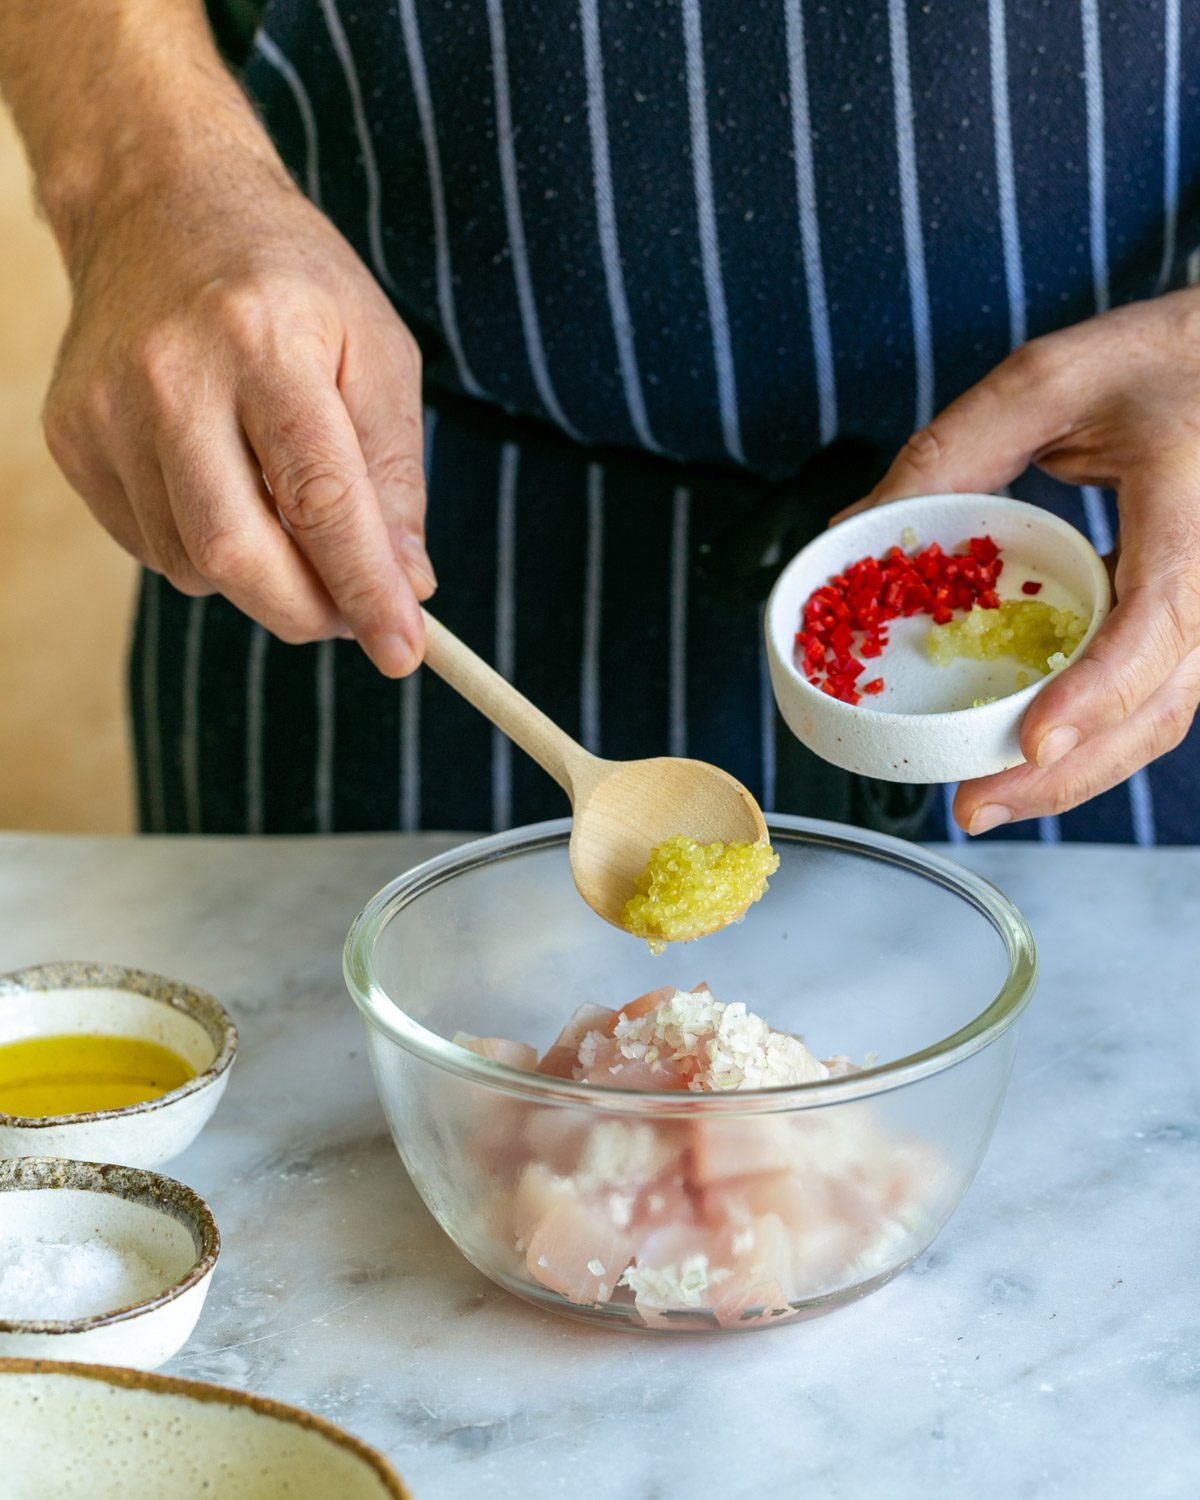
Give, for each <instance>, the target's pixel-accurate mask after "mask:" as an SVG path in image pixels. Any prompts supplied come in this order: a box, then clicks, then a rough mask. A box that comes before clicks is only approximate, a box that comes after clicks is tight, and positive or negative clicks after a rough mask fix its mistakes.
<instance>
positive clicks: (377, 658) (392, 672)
mask: <svg viewBox="0 0 1200 1500" xmlns="http://www.w3.org/2000/svg"><path fill="white" fill-rule="evenodd" d="M371 656H372V659H373V660H374V662H375V665H376V666H377V667H378V668H379V670H380V671H381V672H382V673H384V675H385V676H387V677H407V676H408V674H409V673H410V672H411V671H412V669H413V668H414V667H415V666H416V664H417V653H416V652H415V651H414V650H413V648H412V647H411V646H410V645H409V643H408V640H407V639H406V638H405V637H404V636H402V635H383V636H380V637H379V639H378V640H377V641H376V642H375V646H374V649H373V650H372V652H371Z"/></svg>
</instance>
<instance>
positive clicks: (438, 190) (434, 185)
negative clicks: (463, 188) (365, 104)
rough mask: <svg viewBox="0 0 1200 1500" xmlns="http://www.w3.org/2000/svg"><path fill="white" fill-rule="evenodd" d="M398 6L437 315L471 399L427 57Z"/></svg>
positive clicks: (474, 391) (413, 24)
mask: <svg viewBox="0 0 1200 1500" xmlns="http://www.w3.org/2000/svg"><path fill="white" fill-rule="evenodd" d="M399 4H400V28H401V30H402V32H403V34H404V51H405V55H406V56H407V58H408V71H409V73H410V74H411V75H412V86H413V99H414V102H415V103H416V106H417V119H418V120H419V121H420V126H421V142H422V144H423V146H424V148H425V171H426V175H427V176H428V178H429V205H430V209H431V211H432V214H433V240H434V267H435V275H436V277H437V302H438V314H439V316H440V317H441V320H442V332H443V333H444V334H445V335H446V343H447V345H448V346H449V349H450V353H451V355H452V356H453V358H454V363H455V366H456V367H457V369H458V378H459V380H460V381H461V382H462V386H463V389H464V390H466V391H469V392H470V393H471V395H472V396H480V395H482V394H483V390H482V387H481V386H480V384H479V382H478V381H477V380H476V379H475V376H474V375H473V374H472V372H471V367H470V365H469V364H468V363H467V356H466V355H465V354H464V353H463V346H462V339H461V337H460V335H459V331H458V310H457V308H456V307H455V304H454V271H453V266H452V262H451V259H450V230H449V225H448V223H447V219H446V189H445V184H444V181H443V178H442V155H441V150H440V148H439V146H438V136H437V120H436V118H435V117H434V113H433V96H432V94H431V93H430V90H429V74H428V73H427V71H426V68H425V53H424V51H423V49H422V47H421V31H420V27H419V26H418V24H417V8H416V5H415V3H414V0H399Z"/></svg>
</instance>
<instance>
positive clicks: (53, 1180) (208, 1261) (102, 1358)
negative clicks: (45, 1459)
mask: <svg viewBox="0 0 1200 1500" xmlns="http://www.w3.org/2000/svg"><path fill="white" fill-rule="evenodd" d="M14 1240H15V1241H16V1242H17V1243H18V1244H21V1245H25V1244H27V1243H28V1242H30V1241H38V1240H41V1241H43V1242H45V1243H47V1244H54V1245H61V1244H66V1245H85V1244H88V1243H92V1244H95V1243H97V1242H99V1243H101V1244H103V1245H106V1246H109V1247H112V1248H114V1249H116V1250H119V1251H122V1252H124V1253H125V1254H127V1255H128V1254H130V1253H132V1254H134V1255H136V1256H137V1257H138V1258H139V1260H138V1262H137V1263H135V1264H144V1265H148V1266H149V1267H150V1269H151V1271H152V1272H153V1273H154V1274H153V1276H152V1278H148V1284H144V1285H143V1286H141V1287H140V1288H139V1292H140V1295H139V1296H137V1297H136V1299H135V1300H132V1301H130V1302H128V1303H127V1304H126V1305H124V1306H119V1307H113V1308H105V1309H102V1310H101V1309H97V1310H96V1311H95V1312H93V1313H91V1314H90V1315H88V1316H86V1317H74V1318H55V1317H54V1316H53V1315H52V1314H53V1297H54V1295H55V1288H54V1287H53V1286H51V1287H48V1288H47V1304H46V1305H47V1313H48V1315H47V1317H45V1318H39V1319H29V1318H21V1319H6V1318H5V1317H4V1311H5V1309H4V1306H3V1305H2V1303H0V1356H29V1357H39V1358H41V1357H44V1358H49V1359H76V1360H86V1361H87V1362H88V1363H89V1364H90V1363H93V1362H99V1363H119V1364H125V1365H133V1366H135V1367H136V1368H137V1369H139V1370H153V1369H155V1368H156V1367H157V1366H158V1365H161V1364H162V1363H163V1362H164V1361H166V1360H168V1359H170V1358H171V1356H172V1355H173V1354H177V1353H178V1352H179V1350H180V1349H182V1348H183V1346H184V1344H185V1343H186V1342H187V1340H188V1339H189V1337H190V1336H191V1333H192V1329H193V1328H195V1326H196V1321H197V1319H198V1318H199V1316H200V1310H201V1308H202V1307H203V1306H204V1299H205V1297H207V1295H208V1287H209V1283H210V1281H211V1280H212V1273H213V1267H214V1266H215V1265H216V1263H217V1256H218V1254H219V1253H220V1248H221V1241H220V1236H219V1235H218V1234H217V1226H216V1224H215V1222H214V1221H213V1216H212V1214H211V1213H210V1212H209V1209H208V1204H207V1203H205V1201H204V1199H203V1198H201V1197H200V1196H199V1194H198V1193H194V1192H193V1191H192V1189H191V1188H189V1187H184V1185H183V1184H182V1183H181V1182H176V1181H175V1180H174V1179H173V1178H171V1177H162V1176H160V1175H159V1174H158V1173H157V1172H145V1171H141V1170H139V1169H137V1168H134V1167H115V1166H112V1165H111V1164H108V1163H97V1162H82V1161H64V1160H62V1159H61V1158H60V1157H50V1156H26V1157H15V1158H13V1159H11V1160H9V1161H0V1259H2V1257H3V1256H4V1254H5V1252H6V1243H11V1242H12V1241H14ZM0 1429H3V1423H2V1422H0Z"/></svg>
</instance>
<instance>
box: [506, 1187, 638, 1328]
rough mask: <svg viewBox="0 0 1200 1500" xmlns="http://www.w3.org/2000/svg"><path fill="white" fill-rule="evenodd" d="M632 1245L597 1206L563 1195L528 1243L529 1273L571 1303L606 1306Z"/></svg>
mask: <svg viewBox="0 0 1200 1500" xmlns="http://www.w3.org/2000/svg"><path fill="white" fill-rule="evenodd" d="M631 1255H632V1246H631V1244H630V1240H629V1236H628V1235H626V1234H624V1233H622V1231H621V1230H619V1229H618V1228H617V1227H616V1225H614V1224H613V1222H612V1219H611V1217H610V1216H609V1215H608V1214H607V1213H606V1212H605V1211H604V1210H603V1209H602V1208H601V1207H599V1206H598V1205H594V1204H588V1203H585V1202H583V1201H581V1200H579V1199H576V1198H569V1197H566V1196H563V1197H560V1198H558V1199H557V1201H556V1202H555V1203H554V1204H553V1206H552V1207H551V1209H550V1211H549V1212H548V1213H547V1214H546V1215H545V1217H544V1218H543V1219H542V1221H541V1223H540V1224H539V1225H538V1226H537V1228H536V1229H535V1230H534V1232H533V1235H532V1237H531V1238H530V1239H529V1241H528V1246H527V1249H526V1252H525V1264H526V1266H527V1267H528V1270H529V1274H530V1275H531V1276H532V1277H533V1278H534V1280H535V1281H538V1282H540V1283H541V1284H542V1286H545V1287H549V1288H550V1290H551V1291H553V1292H557V1293H558V1294H559V1296H561V1297H565V1298H566V1299H567V1300H568V1301H569V1302H581V1303H593V1302H607V1301H608V1299H609V1298H610V1297H611V1296H612V1294H613V1292H614V1291H615V1290H616V1286H617V1283H618V1282H619V1281H620V1279H621V1275H622V1273H623V1272H624V1270H625V1267H626V1266H627V1265H628V1264H629V1261H630V1257H631Z"/></svg>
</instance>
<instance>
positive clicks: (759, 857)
mask: <svg viewBox="0 0 1200 1500" xmlns="http://www.w3.org/2000/svg"><path fill="white" fill-rule="evenodd" d="M778 868H779V856H778V854H776V853H775V851H774V849H772V848H771V846H770V844H767V843H757V844H721V843H716V844H698V843H697V842H696V840H695V839H690V838H688V837H686V835H684V834H682V833H679V834H676V835H675V837H674V838H669V839H667V840H666V842H665V843H662V844H659V845H658V846H657V848H655V849H652V850H651V851H650V858H649V861H648V862H647V864H646V868H645V870H644V871H643V872H642V874H641V875H640V876H639V877H638V881H637V885H636V886H635V887H634V890H635V894H634V895H633V896H631V897H630V898H629V900H628V901H627V902H626V903H625V907H624V910H623V911H622V913H621V921H622V925H623V926H624V927H625V928H626V930H627V931H629V932H632V933H633V934H634V936H635V937H644V938H645V939H646V940H647V942H648V943H649V944H650V947H651V949H652V950H653V951H655V952H659V953H661V952H662V950H663V946H664V945H665V944H666V943H674V942H681V943H685V942H688V941H689V940H690V939H692V938H697V937H703V936H704V934H705V933H708V932H715V931H716V930H717V929H718V928H720V927H724V926H725V925H726V924H727V923H729V922H733V921H736V920H737V919H738V918H740V917H741V916H742V914H743V913H744V912H745V910H746V908H747V907H748V906H750V905H752V904H753V903H754V902H755V901H757V900H758V899H759V897H760V896H762V894H763V892H764V891H765V890H766V889H767V877H768V876H769V875H773V874H774V873H775V871H776V870H777V869H778Z"/></svg>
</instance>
